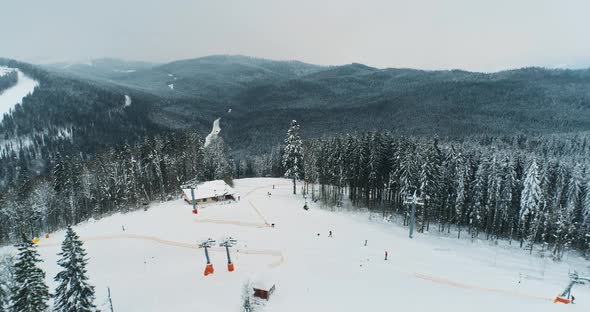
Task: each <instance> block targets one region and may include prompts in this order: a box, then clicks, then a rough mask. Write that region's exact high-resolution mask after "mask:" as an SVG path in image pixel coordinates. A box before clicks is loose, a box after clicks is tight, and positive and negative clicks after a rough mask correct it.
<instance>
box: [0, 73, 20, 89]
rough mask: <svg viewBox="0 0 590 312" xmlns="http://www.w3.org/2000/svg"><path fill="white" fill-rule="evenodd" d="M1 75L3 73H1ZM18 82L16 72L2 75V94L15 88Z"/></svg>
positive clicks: (0, 87) (0, 83)
mask: <svg viewBox="0 0 590 312" xmlns="http://www.w3.org/2000/svg"><path fill="white" fill-rule="evenodd" d="M0 74H1V73H0ZM17 81H18V74H17V73H16V71H10V72H8V73H4V74H3V75H0V93H2V92H3V91H4V90H6V89H8V88H10V87H12V86H14V85H15V84H16V82H17Z"/></svg>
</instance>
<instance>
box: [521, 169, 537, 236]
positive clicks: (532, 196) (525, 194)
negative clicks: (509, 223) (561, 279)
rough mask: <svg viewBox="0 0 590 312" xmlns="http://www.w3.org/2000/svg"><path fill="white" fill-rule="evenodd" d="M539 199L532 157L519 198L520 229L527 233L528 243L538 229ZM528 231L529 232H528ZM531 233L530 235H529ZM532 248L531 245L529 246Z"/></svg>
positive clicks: (535, 170)
mask: <svg viewBox="0 0 590 312" xmlns="http://www.w3.org/2000/svg"><path fill="white" fill-rule="evenodd" d="M540 201H541V181H540V176H539V166H538V165H537V160H536V159H533V160H532V161H531V164H530V165H529V168H528V170H527V172H526V174H525V178H524V187H523V190H522V198H521V211H520V218H521V223H522V226H521V229H522V230H523V231H524V232H523V234H524V235H525V236H526V235H527V234H529V235H528V240H529V244H533V243H534V241H535V238H536V233H537V230H538V228H537V227H538V224H539V222H538V220H539V219H538V213H539V204H540ZM529 232H530V233H529ZM531 234H532V235H531ZM531 248H532V247H531Z"/></svg>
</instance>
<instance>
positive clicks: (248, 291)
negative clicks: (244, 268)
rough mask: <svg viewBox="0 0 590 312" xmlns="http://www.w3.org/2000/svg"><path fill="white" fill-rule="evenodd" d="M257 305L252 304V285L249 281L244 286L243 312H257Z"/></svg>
mask: <svg viewBox="0 0 590 312" xmlns="http://www.w3.org/2000/svg"><path fill="white" fill-rule="evenodd" d="M255 311H256V305H255V304H254V302H252V283H250V282H249V281H247V282H245V283H244V286H242V309H241V312H255Z"/></svg>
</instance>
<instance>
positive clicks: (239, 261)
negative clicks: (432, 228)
mask: <svg viewBox="0 0 590 312" xmlns="http://www.w3.org/2000/svg"><path fill="white" fill-rule="evenodd" d="M273 185H274V188H273ZM235 188H236V190H237V191H238V192H239V193H240V197H241V198H240V199H241V200H240V201H238V202H236V203H233V202H232V203H219V204H213V205H209V206H203V207H199V213H198V214H197V215H194V214H192V213H191V210H192V208H191V206H190V205H188V204H186V203H185V202H184V201H182V200H180V199H178V200H175V201H171V202H166V203H162V204H155V205H153V206H152V207H151V208H150V209H149V210H148V211H146V212H144V211H137V212H133V213H129V214H118V215H114V216H111V217H107V218H104V219H102V220H99V221H93V222H86V223H84V224H81V225H79V226H76V227H75V229H76V231H77V232H78V234H79V235H80V236H81V237H82V238H83V239H84V240H85V247H86V249H87V251H88V255H89V257H90V262H89V267H88V270H89V275H90V281H91V283H93V284H94V285H95V286H96V291H97V296H98V299H97V303H98V304H99V305H100V307H101V308H102V309H103V310H108V309H106V307H105V306H104V305H103V304H104V303H105V300H106V290H107V287H110V289H111V292H112V299H113V305H114V308H115V311H239V306H240V294H241V287H242V285H243V283H244V282H245V281H246V280H248V279H250V280H251V281H256V280H258V279H259V278H260V277H263V278H264V281H265V282H267V283H268V282H271V283H274V284H275V285H276V292H275V293H274V294H273V296H272V297H271V298H270V301H268V303H267V304H266V306H265V307H264V309H263V310H264V311H280V312H289V311H339V312H344V311H355V312H356V311H397V310H402V311H453V312H460V311H470V312H471V311H495V312H497V311H555V310H564V309H568V311H588V309H589V308H590V288H589V287H588V286H576V287H575V288H574V294H575V296H576V301H577V304H576V305H570V306H567V307H566V306H563V305H556V304H553V303H552V302H551V298H553V297H555V295H556V294H557V293H558V292H560V291H561V290H562V288H563V287H564V286H565V285H566V282H567V280H568V278H567V272H568V269H570V267H569V266H568V264H567V263H576V264H578V267H577V268H578V269H586V268H587V264H588V263H584V262H582V261H581V260H579V259H574V258H570V259H566V261H565V262H564V263H558V264H555V263H553V262H551V261H550V260H547V261H544V260H542V259H539V258H536V257H531V256H529V255H527V254H526V252H522V251H520V250H518V249H509V248H508V247H507V246H504V245H501V246H490V245H488V244H487V243H484V242H475V243H471V242H470V241H467V240H456V239H453V238H448V239H447V238H441V237H432V236H430V237H429V236H428V235H422V234H418V235H417V236H416V238H415V239H414V240H410V239H409V238H408V237H407V228H402V227H400V226H397V225H395V223H390V222H384V221H383V220H380V219H379V218H377V219H370V218H368V214H360V213H359V214H349V213H337V212H330V211H326V210H321V209H319V207H317V205H316V204H313V203H310V207H311V209H310V210H309V211H305V210H303V209H302V206H303V204H304V200H303V198H302V197H301V195H297V196H295V195H292V194H291V190H292V185H291V182H290V181H289V180H285V179H265V178H258V179H244V180H236V181H235ZM268 192H270V193H271V195H267V193H268ZM272 223H274V224H275V227H274V228H273V227H270V226H268V224H272ZM123 226H124V227H125V231H123V228H122V227H123ZM330 230H331V231H332V232H333V237H328V231H330ZM318 233H319V236H318V235H317V234H318ZM63 236H64V233H63V232H58V233H53V234H51V236H50V238H49V239H42V241H41V243H40V244H39V247H40V248H39V251H40V253H41V255H42V257H43V259H44V260H45V262H44V263H43V264H42V266H43V269H44V270H46V272H47V282H48V284H49V285H50V287H51V288H52V289H54V287H55V286H56V285H55V282H54V281H53V277H54V276H55V275H56V274H57V272H58V266H57V265H56V261H57V258H58V257H57V255H56V254H57V252H58V251H59V244H60V243H61V240H62V238H63ZM227 236H232V237H234V238H236V239H237V240H238V242H239V243H238V246H237V247H235V248H233V249H232V256H233V260H234V263H235V268H236V270H235V271H234V272H228V271H227V270H226V259H225V253H224V250H223V249H221V248H214V249H213V250H212V251H211V256H212V263H213V265H214V267H215V273H214V274H213V275H209V276H206V277H205V276H204V275H203V271H204V268H205V257H204V255H203V251H202V250H200V249H198V248H196V244H197V242H199V241H202V240H204V239H207V238H209V237H211V238H213V239H217V240H218V239H220V238H223V237H227ZM365 240H367V246H365V245H364V242H365ZM385 251H388V253H389V259H388V260H387V261H385V260H384V252H385ZM0 252H13V249H12V248H9V247H7V248H4V249H0ZM519 281H520V283H519Z"/></svg>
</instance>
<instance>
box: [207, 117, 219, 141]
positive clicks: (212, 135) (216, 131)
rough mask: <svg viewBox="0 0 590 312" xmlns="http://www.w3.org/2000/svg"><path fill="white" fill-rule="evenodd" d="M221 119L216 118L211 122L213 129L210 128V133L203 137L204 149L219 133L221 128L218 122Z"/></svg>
mask: <svg viewBox="0 0 590 312" xmlns="http://www.w3.org/2000/svg"><path fill="white" fill-rule="evenodd" d="M220 119H221V118H217V119H215V120H214V121H213V128H211V132H210V133H209V134H208V135H207V136H206V137H205V147H207V146H209V144H211V142H212V141H213V139H214V138H216V137H217V136H218V135H219V132H221V127H220V126H219V120H220Z"/></svg>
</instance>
